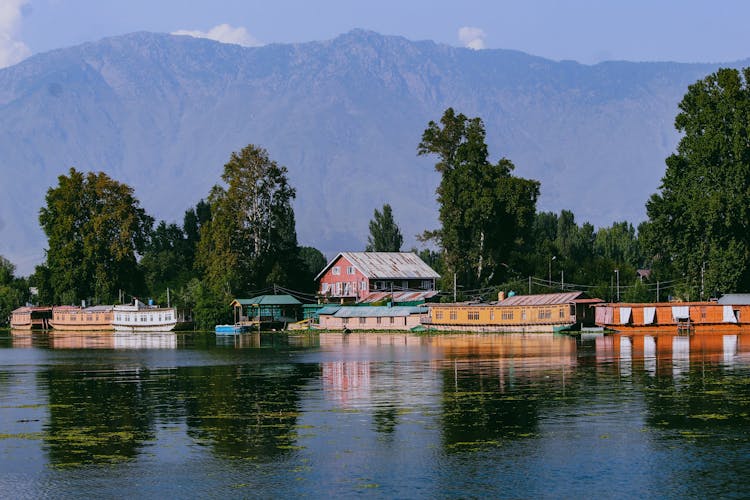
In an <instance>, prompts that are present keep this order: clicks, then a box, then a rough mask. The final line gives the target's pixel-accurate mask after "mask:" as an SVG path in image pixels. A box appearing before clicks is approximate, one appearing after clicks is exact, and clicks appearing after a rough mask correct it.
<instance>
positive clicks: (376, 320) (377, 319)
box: [375, 316, 383, 324]
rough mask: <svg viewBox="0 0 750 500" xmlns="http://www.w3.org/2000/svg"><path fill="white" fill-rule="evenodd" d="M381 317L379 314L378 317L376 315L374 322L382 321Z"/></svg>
mask: <svg viewBox="0 0 750 500" xmlns="http://www.w3.org/2000/svg"><path fill="white" fill-rule="evenodd" d="M382 319H383V318H381V317H380V316H378V317H377V318H376V319H375V322H376V323H377V324H380V323H381V321H382Z"/></svg>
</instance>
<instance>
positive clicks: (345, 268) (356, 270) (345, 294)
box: [315, 252, 440, 302]
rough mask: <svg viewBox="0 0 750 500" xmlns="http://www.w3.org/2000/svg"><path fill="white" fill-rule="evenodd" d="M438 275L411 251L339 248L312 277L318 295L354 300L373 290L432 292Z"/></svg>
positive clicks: (364, 296)
mask: <svg viewBox="0 0 750 500" xmlns="http://www.w3.org/2000/svg"><path fill="white" fill-rule="evenodd" d="M439 277H440V275H438V274H437V273H436V272H435V271H434V270H433V269H432V268H431V267H430V266H428V265H427V264H425V263H424V261H423V260H422V259H420V258H419V257H418V256H417V255H416V254H415V253H412V252H342V253H340V254H338V255H337V256H336V257H335V258H334V259H333V260H332V261H331V262H329V263H328V264H327V265H326V267H325V268H323V270H322V271H321V272H320V274H318V275H317V276H316V277H315V279H316V280H320V289H319V293H320V295H322V296H325V297H329V298H331V299H336V300H342V301H344V300H346V301H352V302H354V301H359V300H363V299H365V298H366V297H367V296H368V295H369V294H370V293H372V292H394V293H395V292H402V291H407V290H410V291H422V292H431V291H434V290H435V281H436V280H437V279H438V278H439Z"/></svg>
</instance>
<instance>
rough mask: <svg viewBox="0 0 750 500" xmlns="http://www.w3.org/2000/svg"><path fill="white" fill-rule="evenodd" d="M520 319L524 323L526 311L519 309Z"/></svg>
mask: <svg viewBox="0 0 750 500" xmlns="http://www.w3.org/2000/svg"><path fill="white" fill-rule="evenodd" d="M521 319H522V320H524V321H526V309H521Z"/></svg>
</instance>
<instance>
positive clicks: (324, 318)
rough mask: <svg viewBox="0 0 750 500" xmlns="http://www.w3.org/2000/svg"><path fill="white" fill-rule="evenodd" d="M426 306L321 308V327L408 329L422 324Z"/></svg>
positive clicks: (340, 328)
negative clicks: (421, 320)
mask: <svg viewBox="0 0 750 500" xmlns="http://www.w3.org/2000/svg"><path fill="white" fill-rule="evenodd" d="M423 314H427V309H426V308H424V307H412V306H394V307H385V306H354V307H325V308H323V309H321V310H320V312H319V317H320V328H323V329H325V330H343V329H348V330H408V329H410V328H414V327H416V326H419V325H420V319H421V317H422V315H423Z"/></svg>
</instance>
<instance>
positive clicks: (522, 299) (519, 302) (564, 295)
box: [497, 292, 598, 306]
mask: <svg viewBox="0 0 750 500" xmlns="http://www.w3.org/2000/svg"><path fill="white" fill-rule="evenodd" d="M570 302H591V299H588V298H587V297H585V294H584V293H583V292H561V293H542V294H537V295H514V296H513V297H508V298H506V299H504V300H502V301H500V302H498V303H497V304H498V305H501V306H549V305H555V304H569V303H570ZM594 302H598V300H595V301H594Z"/></svg>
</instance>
